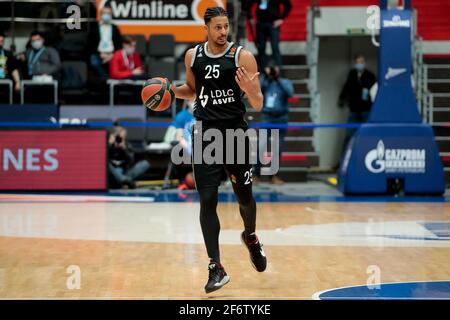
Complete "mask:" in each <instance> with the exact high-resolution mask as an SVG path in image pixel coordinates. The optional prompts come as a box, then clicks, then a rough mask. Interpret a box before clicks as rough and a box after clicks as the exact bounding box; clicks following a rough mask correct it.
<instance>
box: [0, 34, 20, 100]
mask: <svg viewBox="0 0 450 320" xmlns="http://www.w3.org/2000/svg"><path fill="white" fill-rule="evenodd" d="M17 68H18V67H17V62H16V59H15V58H14V56H13V54H12V53H11V51H10V50H7V49H6V48H5V35H4V34H3V33H1V32H0V79H10V80H13V81H14V89H15V90H16V91H19V90H20V76H19V71H18V69H17ZM3 95H4V94H3V91H1V92H0V96H3ZM2 101H3V100H2Z"/></svg>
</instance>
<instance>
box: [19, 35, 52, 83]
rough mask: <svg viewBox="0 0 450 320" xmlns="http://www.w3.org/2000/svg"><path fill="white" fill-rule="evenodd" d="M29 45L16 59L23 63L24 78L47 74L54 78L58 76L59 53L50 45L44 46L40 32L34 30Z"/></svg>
mask: <svg viewBox="0 0 450 320" xmlns="http://www.w3.org/2000/svg"><path fill="white" fill-rule="evenodd" d="M30 44H31V47H30V48H28V49H27V50H26V52H25V53H21V54H19V55H18V56H17V59H18V60H19V61H21V62H22V63H25V64H26V65H25V70H26V72H25V74H24V78H26V79H31V78H33V77H35V76H49V77H51V78H53V79H55V80H58V79H59V78H60V71H61V60H60V58H59V53H58V51H56V50H55V49H54V48H52V47H47V46H45V39H44V36H43V34H42V33H40V32H38V31H34V32H32V33H31V35H30Z"/></svg>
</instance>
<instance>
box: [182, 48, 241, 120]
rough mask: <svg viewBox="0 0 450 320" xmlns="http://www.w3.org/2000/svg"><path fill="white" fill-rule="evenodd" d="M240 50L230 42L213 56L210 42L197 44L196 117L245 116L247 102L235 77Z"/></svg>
mask: <svg viewBox="0 0 450 320" xmlns="http://www.w3.org/2000/svg"><path fill="white" fill-rule="evenodd" d="M241 49H242V47H241V46H236V45H235V44H234V43H233V42H230V43H229V44H228V46H227V48H226V50H225V51H224V52H223V53H221V54H217V55H214V54H211V53H209V52H208V43H207V42H205V43H202V44H199V45H197V46H196V47H195V49H194V53H193V56H192V61H191V68H192V72H193V74H194V76H195V90H196V94H197V99H196V101H195V108H194V117H195V118H196V119H197V120H203V121H205V120H206V121H217V120H219V121H220V120H231V119H243V117H244V114H245V105H244V103H243V102H242V91H241V89H240V88H239V85H238V84H237V82H236V79H235V76H236V70H237V68H238V57H239V52H240V50H241Z"/></svg>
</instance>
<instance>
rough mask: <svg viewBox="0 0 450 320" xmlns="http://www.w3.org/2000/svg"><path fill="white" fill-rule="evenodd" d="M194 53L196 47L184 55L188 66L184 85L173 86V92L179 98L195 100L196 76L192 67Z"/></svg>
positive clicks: (185, 63)
mask: <svg viewBox="0 0 450 320" xmlns="http://www.w3.org/2000/svg"><path fill="white" fill-rule="evenodd" d="M193 54H194V49H189V50H188V52H186V55H185V57H184V65H185V66H186V83H185V84H183V85H182V86H179V87H174V88H173V92H174V93H175V96H176V97H177V98H178V99H185V100H195V97H196V94H195V77H194V73H193V72H192V69H191V61H192V55H193Z"/></svg>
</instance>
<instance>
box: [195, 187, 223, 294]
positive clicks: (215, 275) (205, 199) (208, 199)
mask: <svg viewBox="0 0 450 320" xmlns="http://www.w3.org/2000/svg"><path fill="white" fill-rule="evenodd" d="M198 193H199V195H200V225H201V228H202V233H203V239H204V241H205V246H206V251H207V253H208V257H209V259H210V262H209V264H208V271H209V276H208V282H207V283H206V285H205V292H206V293H210V292H213V291H216V290H218V289H220V288H221V287H223V286H224V285H225V284H227V283H228V282H229V281H230V277H229V276H228V275H227V273H226V272H225V269H224V268H223V266H222V264H221V263H220V250H219V233H220V221H219V217H218V216H217V198H218V187H205V188H201V189H199V190H198Z"/></svg>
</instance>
